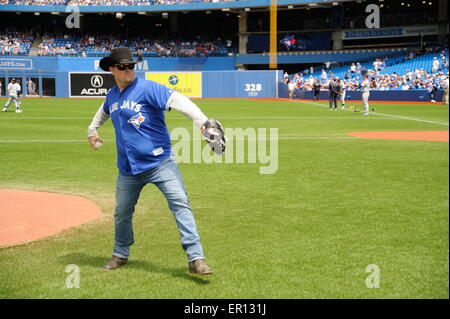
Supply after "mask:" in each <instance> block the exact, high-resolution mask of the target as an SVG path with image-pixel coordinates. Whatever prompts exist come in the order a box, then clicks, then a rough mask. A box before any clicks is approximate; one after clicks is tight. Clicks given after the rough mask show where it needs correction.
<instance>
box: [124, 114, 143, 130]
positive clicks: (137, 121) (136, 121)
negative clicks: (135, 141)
mask: <svg viewBox="0 0 450 319" xmlns="http://www.w3.org/2000/svg"><path fill="white" fill-rule="evenodd" d="M144 121H145V117H144V116H142V113H141V112H139V113H138V114H136V115H135V116H133V117H131V118H130V119H129V120H128V123H131V124H133V125H134V127H136V128H139V127H140V126H141V123H142V122H144Z"/></svg>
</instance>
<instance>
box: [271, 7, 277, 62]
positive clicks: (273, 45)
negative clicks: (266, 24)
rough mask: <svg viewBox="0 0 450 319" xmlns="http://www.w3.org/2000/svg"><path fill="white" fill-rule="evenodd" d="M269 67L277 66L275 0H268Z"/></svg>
mask: <svg viewBox="0 0 450 319" xmlns="http://www.w3.org/2000/svg"><path fill="white" fill-rule="evenodd" d="M269 68H270V69H276V68H277V0H270V51H269Z"/></svg>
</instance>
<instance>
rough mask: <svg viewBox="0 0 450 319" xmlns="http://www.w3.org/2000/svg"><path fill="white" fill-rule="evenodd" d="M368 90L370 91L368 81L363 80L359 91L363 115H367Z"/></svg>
mask: <svg viewBox="0 0 450 319" xmlns="http://www.w3.org/2000/svg"><path fill="white" fill-rule="evenodd" d="M369 90H370V82H369V80H368V79H365V80H364V81H362V83H361V91H362V101H363V103H364V115H367V114H369V95H370V93H369Z"/></svg>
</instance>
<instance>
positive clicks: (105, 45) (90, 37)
mask: <svg viewBox="0 0 450 319" xmlns="http://www.w3.org/2000/svg"><path fill="white" fill-rule="evenodd" d="M42 40H43V41H42V43H41V44H40V45H39V47H38V52H37V54H38V55H39V56H58V55H63V56H82V57H85V56H102V55H107V54H108V53H109V51H111V49H112V48H114V47H118V46H128V47H130V48H131V49H132V51H134V53H136V54H141V55H142V56H143V57H146V56H153V57H193V56H201V57H202V56H203V57H206V56H218V55H222V56H223V55H227V54H228V53H229V52H230V50H231V48H230V47H229V46H228V45H227V43H226V42H224V41H221V40H218V41H206V40H202V39H201V38H200V39H195V40H179V39H178V40H170V41H162V40H152V39H149V38H147V37H145V36H135V37H133V38H131V39H129V40H128V39H119V38H118V37H117V36H116V35H112V34H111V35H98V34H86V35H84V36H83V37H70V36H69V35H48V34H46V35H44V36H43V38H42Z"/></svg>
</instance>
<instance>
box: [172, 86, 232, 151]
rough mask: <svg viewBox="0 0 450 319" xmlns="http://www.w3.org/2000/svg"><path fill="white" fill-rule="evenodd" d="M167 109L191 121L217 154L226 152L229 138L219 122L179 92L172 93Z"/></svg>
mask: <svg viewBox="0 0 450 319" xmlns="http://www.w3.org/2000/svg"><path fill="white" fill-rule="evenodd" d="M167 107H168V109H169V110H170V109H174V110H176V111H178V112H180V113H181V114H183V115H184V116H186V117H187V118H189V119H191V120H192V121H193V122H194V124H195V126H197V127H198V128H199V129H200V130H201V132H202V134H203V135H204V136H205V137H206V142H208V144H209V146H210V147H211V149H212V150H213V151H214V152H215V153H217V154H219V155H220V154H222V153H223V152H225V148H226V141H227V138H226V136H225V133H224V130H223V128H222V125H221V124H220V122H219V121H217V120H214V119H209V118H208V117H207V116H206V115H205V114H203V112H202V111H201V110H200V109H199V107H198V106H197V105H195V103H193V102H192V101H191V100H190V99H189V98H187V97H186V96H184V95H182V94H180V93H178V92H174V93H172V95H171V96H170V100H169V103H168V105H167Z"/></svg>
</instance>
